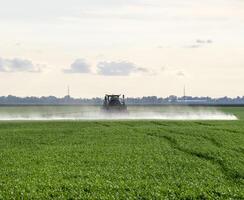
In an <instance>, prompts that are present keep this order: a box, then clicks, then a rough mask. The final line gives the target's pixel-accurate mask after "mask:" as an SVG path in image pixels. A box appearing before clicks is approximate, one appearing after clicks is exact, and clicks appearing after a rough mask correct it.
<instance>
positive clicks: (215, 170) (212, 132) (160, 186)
mask: <svg viewBox="0 0 244 200" xmlns="http://www.w3.org/2000/svg"><path fill="white" fill-rule="evenodd" d="M225 109H227V110H226V111H227V112H231V111H233V112H234V113H239V115H238V116H239V118H240V119H243V116H244V115H242V113H244V112H241V111H240V108H239V110H238V109H235V108H234V109H233V110H231V109H230V108H225ZM0 169H1V170H0V199H51V198H55V199H243V198H244V121H243V120H239V121H113V122H111V121H87V122H79V121H72V122H71V121H70V122H1V123H0Z"/></svg>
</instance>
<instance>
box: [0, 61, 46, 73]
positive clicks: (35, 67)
mask: <svg viewBox="0 0 244 200" xmlns="http://www.w3.org/2000/svg"><path fill="white" fill-rule="evenodd" d="M41 67H43V65H39V64H33V63H32V61H30V60H27V59H22V58H13V59H5V58H0V72H41Z"/></svg>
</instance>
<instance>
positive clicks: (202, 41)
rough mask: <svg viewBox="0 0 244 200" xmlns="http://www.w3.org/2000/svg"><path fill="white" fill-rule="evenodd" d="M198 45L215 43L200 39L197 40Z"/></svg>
mask: <svg viewBox="0 0 244 200" xmlns="http://www.w3.org/2000/svg"><path fill="white" fill-rule="evenodd" d="M196 43H198V44H212V43H213V41H212V40H200V39H198V40H196Z"/></svg>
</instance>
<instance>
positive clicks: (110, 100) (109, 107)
mask: <svg viewBox="0 0 244 200" xmlns="http://www.w3.org/2000/svg"><path fill="white" fill-rule="evenodd" d="M120 96H121V95H114V94H112V95H109V94H106V95H105V97H104V101H103V110H104V111H108V112H127V106H126V105H125V95H123V96H122V98H120Z"/></svg>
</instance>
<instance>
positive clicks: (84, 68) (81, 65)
mask: <svg viewBox="0 0 244 200" xmlns="http://www.w3.org/2000/svg"><path fill="white" fill-rule="evenodd" d="M63 71H64V72H65V73H80V74H83V73H91V66H90V65H89V64H88V63H87V62H86V61H85V60H84V59H77V60H75V62H73V63H72V64H71V66H70V68H69V69H64V70H63Z"/></svg>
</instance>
